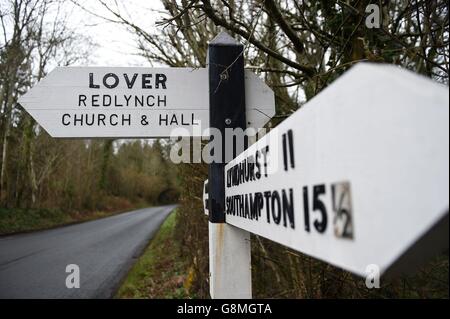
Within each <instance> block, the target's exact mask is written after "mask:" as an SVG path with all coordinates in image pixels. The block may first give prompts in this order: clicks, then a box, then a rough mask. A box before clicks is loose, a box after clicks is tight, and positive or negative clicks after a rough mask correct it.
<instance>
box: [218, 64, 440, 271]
mask: <svg viewBox="0 0 450 319" xmlns="http://www.w3.org/2000/svg"><path fill="white" fill-rule="evenodd" d="M448 207H449V95H448V87H444V86H442V85H440V84H437V83H435V82H433V81H431V80H429V79H426V78H424V77H422V76H418V75H416V74H413V73H412V72H409V71H406V70H402V69H400V68H399V67H396V66H387V65H374V64H358V65H357V66H354V67H353V68H352V69H351V70H350V71H348V72H347V73H345V74H344V75H343V76H341V77H340V78H339V79H338V80H336V81H335V82H334V83H333V84H331V85H330V86H329V87H328V88H327V89H325V90H324V91H323V92H321V93H320V94H319V95H318V96H316V97H315V98H313V99H312V100H311V101H310V102H308V103H307V104H306V105H305V106H303V107H302V108H301V109H300V110H298V111H297V112H296V113H294V114H293V115H291V116H290V117H289V118H288V119H286V120H285V121H284V122H283V123H281V124H280V125H278V126H277V127H276V128H275V129H273V130H272V131H271V132H270V133H269V134H267V135H266V136H264V137H263V138H262V139H260V140H259V141H258V142H256V144H253V145H252V146H251V147H249V148H248V149H247V150H246V151H245V152H244V153H242V154H240V155H239V156H238V157H236V158H235V159H234V160H233V161H231V162H230V163H228V164H227V165H226V167H225V210H226V222H227V223H228V224H231V225H234V226H236V227H238V228H241V229H244V230H247V231H249V232H252V233H254V234H257V235H260V236H263V237H266V238H268V239H271V240H273V241H276V242H278V243H281V244H283V245H286V246H288V247H291V248H293V249H295V250H298V251H300V252H303V253H305V254H307V255H310V256H313V257H316V258H318V259H321V260H323V261H326V262H328V263H331V264H333V265H335V266H338V267H341V268H343V269H346V270H349V271H351V272H354V273H356V274H359V275H361V276H364V275H365V270H366V267H367V266H368V265H371V264H375V265H378V266H379V267H380V270H381V272H382V273H384V272H386V270H388V269H391V268H392V267H395V268H397V269H401V268H402V267H406V268H411V267H412V264H411V262H412V261H414V260H416V259H417V258H416V257H417V255H418V254H420V256H421V257H423V256H424V255H427V254H428V253H433V252H435V251H437V250H442V249H446V248H448ZM419 250H420V251H419ZM400 257H401V258H400ZM399 258H400V259H399ZM398 261H402V264H401V265H398V264H397V262H398ZM396 266H397V267H396Z"/></svg>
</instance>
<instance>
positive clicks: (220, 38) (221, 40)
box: [209, 31, 242, 46]
mask: <svg viewBox="0 0 450 319" xmlns="http://www.w3.org/2000/svg"><path fill="white" fill-rule="evenodd" d="M209 45H231V46H232V45H236V46H240V45H242V44H241V43H239V41H237V40H236V39H235V38H233V37H232V36H231V35H229V34H228V33H227V32H225V31H222V32H220V33H219V34H218V35H216V37H215V38H214V39H212V40H211V42H210V43H209Z"/></svg>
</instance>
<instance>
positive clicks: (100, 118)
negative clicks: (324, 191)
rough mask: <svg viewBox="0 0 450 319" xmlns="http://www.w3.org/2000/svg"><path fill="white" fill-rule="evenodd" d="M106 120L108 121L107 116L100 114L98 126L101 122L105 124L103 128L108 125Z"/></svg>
mask: <svg viewBox="0 0 450 319" xmlns="http://www.w3.org/2000/svg"><path fill="white" fill-rule="evenodd" d="M105 119H106V116H105V114H99V115H98V118H97V125H98V126H100V122H101V123H102V124H103V126H105V125H106V124H105Z"/></svg>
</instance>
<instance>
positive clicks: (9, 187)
mask: <svg viewBox="0 0 450 319" xmlns="http://www.w3.org/2000/svg"><path fill="white" fill-rule="evenodd" d="M0 3H1V7H0V19H1V20H0V22H1V27H2V29H1V31H0V35H1V36H0V107H1V114H0V116H1V117H0V141H1V142H0V154H1V160H0V207H3V208H11V209H14V208H58V209H61V210H64V211H67V212H73V211H77V212H80V213H83V212H89V211H96V210H101V211H103V210H104V211H120V210H123V209H129V208H132V207H136V206H143V205H150V204H158V203H168V202H173V201H175V200H176V197H177V189H178V188H177V180H176V173H175V172H174V170H173V169H170V165H171V163H170V161H168V160H167V158H168V153H167V151H168V149H167V143H165V142H164V141H162V142H160V141H140V140H138V141H115V140H111V139H103V140H86V141H83V140H57V139H53V138H51V137H49V135H48V134H47V133H46V132H45V131H44V130H43V129H41V128H40V127H39V125H38V124H37V123H36V122H35V121H34V120H33V119H32V118H31V117H30V116H29V115H28V114H27V113H26V112H25V111H24V110H23V109H22V108H21V106H19V105H18V104H17V100H18V97H19V96H20V95H22V94H24V93H25V92H26V91H27V90H28V89H29V88H30V87H31V86H32V85H33V84H34V83H36V82H37V81H39V80H40V79H41V78H43V77H44V76H45V75H46V74H47V72H49V71H51V69H52V68H53V67H55V66H57V65H60V66H67V65H71V64H73V63H82V64H83V63H87V62H88V51H89V49H90V47H91V42H90V39H88V38H86V37H84V36H83V35H81V34H78V33H76V32H75V31H74V30H71V29H69V28H68V27H67V23H66V22H67V18H68V16H67V14H68V13H67V12H65V11H64V10H63V8H64V5H66V4H67V3H65V2H64V1H53V0H36V1H31V0H23V1H22V0H16V1H9V0H6V1H1V2H0Z"/></svg>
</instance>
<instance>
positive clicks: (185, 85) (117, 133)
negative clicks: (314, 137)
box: [19, 67, 275, 138]
mask: <svg viewBox="0 0 450 319" xmlns="http://www.w3.org/2000/svg"><path fill="white" fill-rule="evenodd" d="M245 77H246V83H245V85H246V89H247V92H248V93H247V97H246V103H247V111H246V115H247V122H248V127H255V128H260V127H263V126H264V124H265V123H267V122H268V121H269V120H270V118H271V117H272V116H273V115H274V114H275V102H274V95H273V92H272V91H271V90H270V88H269V87H268V86H267V85H266V84H264V83H263V82H262V81H261V80H260V79H259V78H258V77H256V75H254V74H252V73H251V72H249V71H246V74H245ZM19 103H20V104H21V105H22V106H23V107H24V108H25V109H26V110H27V111H28V112H29V113H30V114H31V116H33V118H34V119H35V120H36V121H37V122H38V123H39V124H40V125H41V126H42V127H43V128H44V129H45V130H46V131H47V132H48V133H49V134H50V135H51V136H53V137H68V138H89V137H119V138H120V137H122V138H132V137H169V136H171V132H172V131H173V130H174V129H179V128H184V129H185V130H181V131H179V132H181V133H182V134H183V132H184V134H186V135H188V136H201V135H203V134H206V129H207V128H208V127H209V88H208V70H207V69H192V68H117V67H115V68H109V67H92V68H91V67H59V68H56V69H55V70H54V71H53V72H51V73H50V74H48V75H47V76H46V77H45V78H44V79H42V80H41V81H40V82H39V83H38V84H37V85H35V86H34V87H33V88H32V89H31V90H30V91H29V92H28V93H26V94H25V95H24V96H22V97H21V98H20V100H19Z"/></svg>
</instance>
